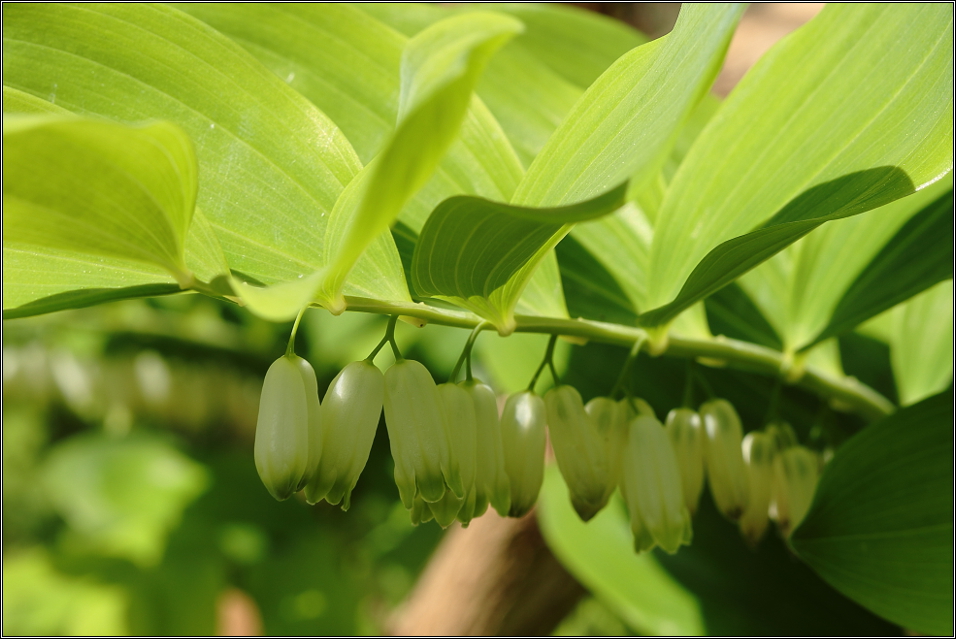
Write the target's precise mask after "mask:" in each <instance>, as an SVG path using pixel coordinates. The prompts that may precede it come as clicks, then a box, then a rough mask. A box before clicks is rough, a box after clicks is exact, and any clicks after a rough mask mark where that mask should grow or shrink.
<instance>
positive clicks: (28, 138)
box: [3, 115, 197, 286]
mask: <svg viewBox="0 0 956 639" xmlns="http://www.w3.org/2000/svg"><path fill="white" fill-rule="evenodd" d="M196 182H197V167H196V156H195V154H194V151H193V148H192V144H191V143H190V141H189V138H187V137H186V135H185V134H184V133H183V132H182V130H180V129H179V128H178V127H176V126H173V125H170V124H168V123H157V124H151V125H147V126H141V127H127V126H123V125H117V124H111V123H108V122H97V121H92V120H83V119H79V118H71V117H68V116H53V115H47V116H41V115H10V116H7V117H5V118H4V121H3V212H4V215H3V241H4V244H7V243H17V244H18V245H22V246H36V247H40V248H53V249H65V250H68V251H78V252H87V253H93V254H95V255H102V256H105V257H113V258H124V259H130V260H135V261H138V262H146V263H149V264H155V265H158V266H160V267H162V268H164V269H166V270H167V271H169V272H170V273H172V274H173V276H174V277H176V279H177V280H179V282H180V283H181V284H182V285H183V286H187V285H188V284H189V281H190V279H191V274H190V273H189V272H188V269H187V267H186V263H185V240H186V233H187V232H188V230H189V224H190V222H191V220H192V214H193V207H194V206H195V197H196Z"/></svg>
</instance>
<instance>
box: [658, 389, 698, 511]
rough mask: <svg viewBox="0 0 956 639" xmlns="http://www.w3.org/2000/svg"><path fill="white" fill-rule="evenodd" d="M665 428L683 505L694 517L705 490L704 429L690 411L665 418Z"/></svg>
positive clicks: (674, 412)
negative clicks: (679, 482) (677, 473)
mask: <svg viewBox="0 0 956 639" xmlns="http://www.w3.org/2000/svg"><path fill="white" fill-rule="evenodd" d="M665 428H666V430H667V436H668V438H669V439H670V442H671V446H672V447H673V449H674V455H675V456H676V457H677V467H678V469H680V479H681V487H682V489H683V494H684V505H685V506H687V510H688V511H689V512H690V513H691V515H693V514H694V513H695V512H697V504H698V503H699V502H700V493H701V491H702V490H703V488H704V432H703V431H704V429H703V427H702V426H701V423H700V415H698V414H697V413H696V412H694V411H693V410H691V409H689V408H675V409H674V410H672V411H671V412H669V413H668V414H667V422H666V426H665Z"/></svg>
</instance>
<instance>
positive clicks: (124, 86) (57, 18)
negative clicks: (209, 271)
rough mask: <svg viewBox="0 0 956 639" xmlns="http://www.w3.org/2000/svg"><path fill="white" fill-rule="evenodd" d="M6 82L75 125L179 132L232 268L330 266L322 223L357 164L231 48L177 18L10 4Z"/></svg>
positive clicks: (319, 117) (162, 12)
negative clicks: (165, 127) (80, 120)
mask: <svg viewBox="0 0 956 639" xmlns="http://www.w3.org/2000/svg"><path fill="white" fill-rule="evenodd" d="M3 35H4V56H3V69H4V82H5V83H6V84H7V85H9V86H11V87H12V88H15V89H18V90H21V91H23V92H26V93H29V94H32V95H34V96H37V97H39V98H42V99H45V100H48V101H49V102H51V103H55V104H57V105H60V106H63V107H65V108H66V109H68V110H70V111H72V112H75V113H77V114H80V115H98V116H103V117H107V118H110V119H114V120H117V121H120V122H125V123H137V122H142V121H143V120H153V119H164V120H169V121H171V122H173V123H175V124H178V125H179V126H181V127H182V128H183V130H184V131H185V132H186V134H187V135H188V136H189V137H190V139H191V140H192V141H193V143H194V144H195V146H196V153H197V156H198V159H199V175H200V180H199V192H198V199H197V202H198V205H199V207H200V208H201V209H202V210H203V212H204V213H205V215H206V217H207V218H208V219H209V222H210V224H211V227H212V229H213V230H214V232H215V234H216V236H217V237H218V239H219V241H220V243H221V245H222V248H223V251H224V253H225V256H226V259H227V260H228V262H229V265H230V266H231V267H232V268H233V269H235V270H236V271H238V272H241V273H243V274H245V275H246V276H248V277H249V278H252V279H255V280H257V281H260V282H263V283H266V284H269V283H274V282H280V281H290V280H294V279H296V278H297V277H298V276H299V275H302V274H306V273H310V272H313V271H314V270H316V269H318V268H320V267H321V266H322V265H323V263H324V259H323V258H324V256H323V250H324V238H325V226H326V221H327V218H328V214H329V212H331V210H332V206H333V205H334V203H335V201H336V199H337V198H338V195H339V193H340V192H341V190H342V188H343V186H344V185H345V184H347V183H348V182H349V181H350V180H351V179H352V177H353V176H354V175H355V174H356V173H357V172H358V170H359V169H360V168H361V164H360V162H359V160H358V158H357V157H356V155H355V153H354V151H353V150H352V148H351V146H350V145H349V143H348V142H347V140H346V139H345V137H344V136H343V135H342V133H341V132H340V131H339V130H338V129H337V128H336V127H335V126H334V125H333V123H332V122H331V121H330V120H329V119H328V118H327V117H326V116H325V115H324V114H323V113H322V112H321V111H319V110H318V109H316V108H315V107H314V106H313V105H312V104H310V103H309V102H308V101H307V100H306V99H305V98H303V97H302V96H301V95H299V94H298V93H296V92H295V91H294V90H292V89H291V88H289V87H288V86H287V85H286V84H285V83H283V82H282V81H281V80H279V79H278V78H276V77H275V76H274V75H273V74H272V73H271V72H269V71H268V70H267V69H266V68H265V67H263V66H262V65H261V64H260V63H259V62H257V61H256V60H255V59H254V58H253V57H252V56H250V55H249V54H248V53H246V52H245V51H244V50H243V49H241V48H240V47H239V46H238V45H236V44H235V43H233V42H232V41H230V40H229V39H227V38H226V37H224V36H222V35H221V34H219V33H218V32H216V31H214V30H213V29H211V28H210V27H208V26H207V25H205V24H203V23H202V22H199V21H198V20H196V19H194V18H192V17H190V16H187V15H185V14H183V13H182V12H179V11H177V10H175V9H172V8H169V7H163V6H146V5H117V4H112V5H110V4H106V5H96V6H94V5H80V6H68V5H62V4H56V5H53V4H47V5H18V6H13V5H11V6H10V7H4V25H3Z"/></svg>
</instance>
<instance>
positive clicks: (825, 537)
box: [791, 392, 953, 635]
mask: <svg viewBox="0 0 956 639" xmlns="http://www.w3.org/2000/svg"><path fill="white" fill-rule="evenodd" d="M952 407H953V395H952V393H951V392H946V393H942V394H939V395H936V396H934V397H931V398H930V399H927V400H925V401H923V402H921V403H919V404H917V405H915V406H912V407H909V408H905V409H903V410H901V411H899V412H898V413H896V414H894V415H892V416H890V417H887V418H886V419H884V420H883V421H881V422H878V423H877V424H874V425H872V426H870V427H869V428H867V429H865V430H864V431H862V432H860V433H859V434H857V435H856V436H854V437H853V438H852V439H850V440H849V441H848V442H847V443H846V444H845V445H844V446H842V447H841V448H840V449H839V450H838V451H837V453H836V455H835V456H834V458H833V460H832V461H831V462H830V463H829V464H828V465H827V467H826V468H825V470H824V473H823V476H822V477H821V479H820V484H819V486H818V487H817V492H816V495H815V497H814V501H813V505H812V506H811V508H810V512H809V513H808V514H807V517H806V519H804V521H803V523H802V524H801V525H800V527H799V528H798V529H797V530H796V531H795V532H794V534H793V537H792V538H791V544H792V546H793V548H794V550H795V551H796V552H797V554H798V555H799V556H800V557H801V558H802V559H803V560H804V561H806V562H807V563H808V564H809V565H810V566H811V567H813V569H814V570H816V571H817V572H818V573H819V574H820V575H821V576H822V577H823V578H824V579H825V580H826V581H828V582H829V583H830V584H832V585H833V586H835V587H836V588H837V589H838V590H840V591H841V592H843V593H845V594H846V595H848V596H849V597H851V598H853V599H854V600H856V601H858V602H859V603H861V604H863V605H864V606H866V607H867V608H869V609H870V610H872V611H874V612H876V613H877V614H879V615H881V616H883V617H886V618H887V619H890V620H892V621H894V622H896V623H898V624H900V625H902V626H903V627H905V628H907V629H911V630H915V631H917V632H921V633H926V634H939V635H947V634H952V632H953V483H952V475H953V430H952V425H953V410H952Z"/></svg>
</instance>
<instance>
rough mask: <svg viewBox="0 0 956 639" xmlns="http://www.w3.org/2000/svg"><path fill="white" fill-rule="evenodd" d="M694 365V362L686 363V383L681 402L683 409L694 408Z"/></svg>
mask: <svg viewBox="0 0 956 639" xmlns="http://www.w3.org/2000/svg"><path fill="white" fill-rule="evenodd" d="M696 363H697V362H695V361H694V360H689V361H688V362H687V381H686V382H684V399H683V401H682V402H681V406H682V407H683V408H693V407H694V365H695V364H696Z"/></svg>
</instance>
